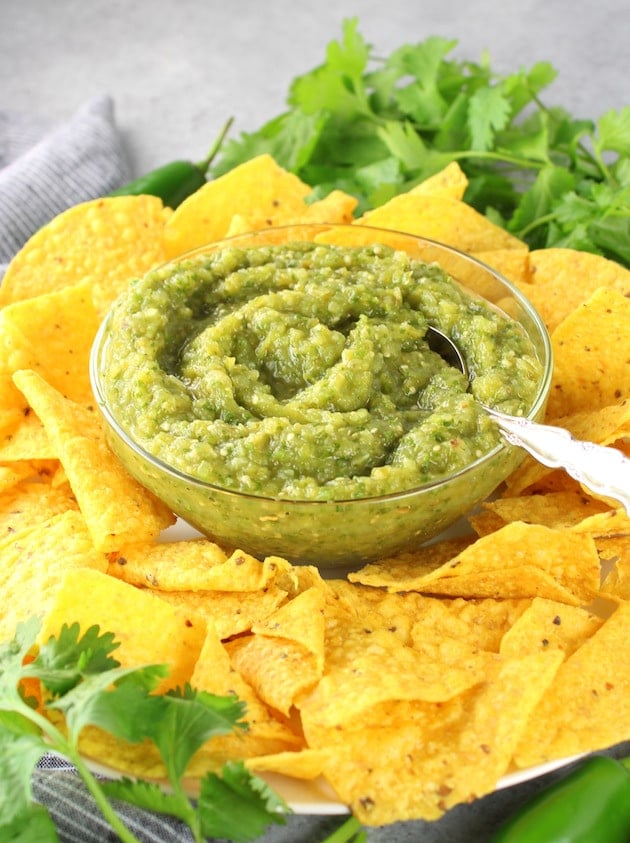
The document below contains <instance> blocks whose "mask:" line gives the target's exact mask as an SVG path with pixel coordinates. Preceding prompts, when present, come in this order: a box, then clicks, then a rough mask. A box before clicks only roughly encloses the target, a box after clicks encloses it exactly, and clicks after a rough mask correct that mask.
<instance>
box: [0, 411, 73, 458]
mask: <svg viewBox="0 0 630 843" xmlns="http://www.w3.org/2000/svg"><path fill="white" fill-rule="evenodd" d="M58 456H59V454H58V451H57V448H56V447H55V445H54V443H53V442H51V441H50V439H49V437H48V434H47V433H46V429H45V428H44V425H43V424H42V423H41V420H40V419H39V418H38V417H37V416H36V415H35V413H34V412H32V410H31V409H30V407H29V412H28V413H27V414H26V415H24V417H23V418H22V421H21V422H20V424H19V425H18V426H17V427H16V428H15V429H14V430H12V431H5V434H4V436H2V437H0V462H5V463H7V462H21V461H25V460H26V461H33V460H56V459H57V458H58Z"/></svg>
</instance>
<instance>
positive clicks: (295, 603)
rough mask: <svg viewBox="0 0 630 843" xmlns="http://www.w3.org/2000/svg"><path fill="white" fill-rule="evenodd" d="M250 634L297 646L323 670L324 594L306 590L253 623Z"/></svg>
mask: <svg viewBox="0 0 630 843" xmlns="http://www.w3.org/2000/svg"><path fill="white" fill-rule="evenodd" d="M252 632H254V633H258V634H260V635H268V636H270V637H277V638H284V639H286V640H289V641H295V642H296V643H298V644H301V645H302V646H303V647H304V649H305V650H307V651H308V652H309V653H311V654H312V655H313V656H314V657H315V666H316V668H317V670H318V671H319V672H320V673H321V672H322V671H323V669H324V595H323V593H322V591H321V590H320V589H318V588H308V589H307V590H306V591H303V592H301V593H300V594H298V595H297V596H296V597H294V598H293V599H292V600H289V601H288V602H287V603H285V604H284V605H283V606H280V607H279V608H278V609H276V611H275V612H273V613H272V614H271V615H267V617H266V618H262V619H260V620H258V621H256V622H255V623H254V624H253V625H252Z"/></svg>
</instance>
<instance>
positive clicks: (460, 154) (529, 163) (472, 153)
mask: <svg viewBox="0 0 630 843" xmlns="http://www.w3.org/2000/svg"><path fill="white" fill-rule="evenodd" d="M449 156H450V157H451V158H453V159H457V160H458V161H460V160H462V159H464V158H485V159H487V160H488V161H501V162H502V163H504V164H514V166H515V167H520V168H522V169H527V170H540V169H542V167H544V166H545V165H546V162H544V161H534V160H532V159H531V158H523V157H522V156H520V155H508V154H506V153H503V152H491V151H490V150H482V149H470V150H468V149H462V150H459V151H457V152H449Z"/></svg>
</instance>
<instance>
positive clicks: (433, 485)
mask: <svg viewBox="0 0 630 843" xmlns="http://www.w3.org/2000/svg"><path fill="white" fill-rule="evenodd" d="M313 239H317V240H318V241H321V242H327V243H337V244H341V245H346V246H360V245H368V244H371V243H382V244H385V245H389V246H392V247H394V248H397V249H404V250H405V251H406V252H408V253H409V254H410V255H411V256H412V257H414V258H417V259H419V260H422V261H425V262H433V261H435V262H437V263H439V264H440V265H441V266H442V267H443V268H444V269H445V270H446V271H447V272H448V273H449V274H450V275H451V276H452V277H453V278H455V279H456V280H457V281H459V282H460V283H461V284H462V285H464V286H465V287H467V288H469V289H470V290H471V291H473V292H474V293H476V294H478V295H481V296H482V297H483V298H484V299H486V300H487V301H489V302H490V303H492V304H493V305H495V306H496V307H499V308H500V309H501V310H503V311H504V312H505V313H506V314H508V315H509V316H510V317H512V318H514V319H516V320H518V322H520V324H521V325H522V326H523V328H524V330H525V331H526V332H527V334H528V336H529V338H530V339H531V341H532V342H533V344H534V347H535V348H536V351H537V353H538V355H539V359H540V361H541V363H542V365H543V374H542V377H541V381H540V384H539V389H538V392H537V395H536V398H535V400H534V402H533V404H532V406H531V407H530V408H529V412H528V414H527V415H528V417H529V418H532V419H541V418H542V417H543V415H544V410H545V405H546V401H547V396H548V392H549V388H550V383H551V374H552V353H551V344H550V341H549V336H548V334H547V331H546V329H545V326H544V324H543V322H542V320H541V318H540V316H539V315H538V314H537V312H536V311H535V310H534V308H533V307H532V305H531V304H530V303H529V302H528V300H527V299H526V298H525V297H524V296H523V295H522V293H521V292H520V291H519V290H518V289H517V288H516V287H515V286H514V285H512V284H510V283H509V282H508V281H507V280H506V279H505V278H503V277H502V276H501V275H500V274H498V273H497V272H495V271H494V270H493V269H491V268H490V267H489V266H487V265H485V264H483V263H481V262H480V261H477V260H474V259H473V258H471V257H469V256H467V255H465V254H463V253H462V252H459V251H458V250H457V249H453V248H451V247H449V246H445V245H442V244H439V243H436V242H433V241H430V240H425V239H422V238H420V237H415V236H411V235H407V234H403V233H399V232H394V231H387V230H384V229H376V228H370V227H367V226H357V225H323V224H321V225H320V224H318V225H308V226H307V225H296V226H286V227H282V228H276V229H268V230H264V231H259V232H254V233H252V234H244V235H239V236H237V237H235V238H230V239H229V240H226V241H223V242H221V243H215V244H211V245H209V246H207V247H204V248H203V249H197V250H195V251H194V252H193V253H189V254H187V255H186V256H182V257H181V258H179V259H177V261H176V262H178V261H180V260H182V259H183V258H184V257H186V258H188V257H190V256H191V255H197V254H200V253H203V252H209V251H211V250H214V249H217V248H221V247H222V246H225V245H228V244H229V245H236V246H247V247H250V246H257V245H268V244H270V243H288V242H292V241H296V240H313ZM109 336H110V324H109V320H108V319H107V318H106V319H105V320H104V322H103V324H102V326H101V328H100V331H99V333H98V336H97V338H96V340H95V343H94V348H93V351H92V356H91V361H90V375H91V380H92V386H93V389H94V394H95V397H96V400H97V402H98V406H99V408H100V410H101V412H102V414H103V417H104V419H105V421H106V431H107V438H108V443H109V446H110V447H111V449H112V450H113V452H114V453H115V454H116V455H117V456H118V458H119V459H120V461H121V462H122V463H123V465H124V466H125V467H126V468H127V470H128V471H129V472H130V474H131V475H133V476H134V477H135V478H136V479H137V480H138V481H139V482H140V483H142V484H143V485H144V486H145V487H146V488H147V489H149V490H150V491H151V492H153V493H154V494H155V495H156V496H157V497H158V498H160V499H161V500H163V501H164V502H165V503H166V504H167V505H168V506H169V507H170V508H171V509H172V510H173V512H174V513H176V514H177V515H178V516H180V517H181V518H183V519H184V520H185V521H187V522H188V523H189V524H190V525H191V526H193V527H194V528H196V529H197V530H199V531H200V532H202V533H204V534H205V535H207V536H209V537H210V538H212V539H213V540H214V541H216V542H218V543H219V544H222V545H225V546H227V547H230V548H235V547H238V548H240V549H242V550H245V551H246V552H248V553H251V554H252V555H254V556H257V557H258V558H263V557H265V556H270V555H277V556H282V557H284V558H286V559H289V560H290V561H292V562H294V563H303V564H312V565H317V566H318V567H321V568H332V567H339V566H343V567H351V566H358V565H361V564H363V563H365V562H367V561H370V560H374V559H377V558H379V557H384V556H388V555H391V554H394V553H396V552H399V551H403V550H409V549H410V548H413V547H417V546H418V545H420V544H421V543H423V542H425V541H427V540H429V539H431V538H433V537H435V536H436V535H438V534H439V533H441V532H442V531H444V530H445V529H446V528H448V527H449V526H451V525H452V524H453V523H454V522H456V521H457V520H458V519H459V518H460V517H461V516H462V515H464V514H465V513H466V512H468V511H469V510H471V509H472V508H473V507H474V506H475V505H476V504H478V503H480V502H481V501H482V500H484V499H485V498H486V497H488V496H489V495H490V494H491V493H492V492H493V491H494V490H495V489H496V488H497V486H499V485H500V484H501V482H502V481H503V480H505V478H506V477H507V476H508V475H509V474H510V473H511V472H512V471H513V470H514V469H515V468H516V467H517V465H518V464H519V463H520V461H521V459H522V458H523V456H524V454H523V452H522V451H520V449H516V448H514V447H512V446H510V445H508V444H507V443H505V444H501V445H499V446H498V447H496V448H495V449H494V450H492V451H490V452H488V453H486V454H485V455H484V456H482V457H481V458H480V459H478V460H476V461H475V462H473V463H471V464H469V465H468V466H467V467H465V468H464V469H463V470H460V471H457V472H456V473H453V474H450V475H448V476H445V477H442V478H440V479H439V480H436V481H434V482H430V483H426V484H424V485H422V486H418V487H416V488H413V489H409V490H407V491H404V492H400V493H396V494H388V495H382V496H378V497H372V498H362V499H352V500H343V501H300V500H284V499H277V498H272V497H259V496H254V495H249V494H242V493H239V492H235V491H232V490H228V489H225V488H221V487H219V486H216V485H213V484H212V483H208V482H203V481H200V480H198V479H196V478H195V477H192V476H189V475H187V474H184V473H182V472H181V471H179V470H178V469H176V468H174V467H172V466H170V465H167V464H166V463H165V462H163V461H161V460H160V459H158V458H156V457H155V456H153V455H151V454H150V453H148V452H147V451H146V450H144V449H143V448H142V447H140V446H139V445H138V444H137V443H136V442H135V441H133V439H132V438H131V436H130V435H129V433H128V432H127V431H126V430H125V429H124V427H123V426H122V425H121V423H120V422H119V420H118V419H117V418H116V416H115V414H114V413H113V412H112V409H111V407H110V406H109V403H108V400H107V394H106V390H105V388H104V384H103V381H102V379H101V374H102V371H103V365H104V359H105V356H106V354H105V353H106V349H107V344H108V340H109Z"/></svg>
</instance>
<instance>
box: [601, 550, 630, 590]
mask: <svg viewBox="0 0 630 843" xmlns="http://www.w3.org/2000/svg"><path fill="white" fill-rule="evenodd" d="M595 543H596V545H597V551H598V553H599V556H600V559H602V562H603V563H604V565H605V566H606V568H607V569H608V570H607V574H606V577H605V579H604V582H603V584H602V593H603V594H605V595H610V596H611V597H619V598H621V599H623V600H629V599H630V536H604V537H603V538H599V539H596V540H595Z"/></svg>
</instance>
